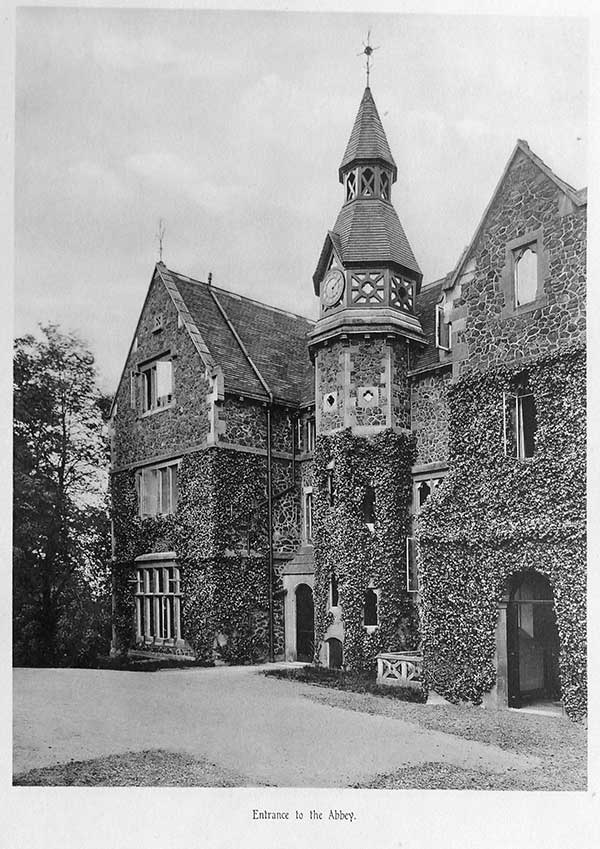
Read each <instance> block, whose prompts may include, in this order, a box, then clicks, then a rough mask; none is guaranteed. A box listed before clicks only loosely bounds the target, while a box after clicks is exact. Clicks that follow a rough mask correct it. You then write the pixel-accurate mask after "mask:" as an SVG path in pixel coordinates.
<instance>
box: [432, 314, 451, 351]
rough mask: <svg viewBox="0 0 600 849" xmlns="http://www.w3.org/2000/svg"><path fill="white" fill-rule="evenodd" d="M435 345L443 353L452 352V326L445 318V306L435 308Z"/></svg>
mask: <svg viewBox="0 0 600 849" xmlns="http://www.w3.org/2000/svg"><path fill="white" fill-rule="evenodd" d="M435 344H436V346H437V347H438V348H440V349H441V350H442V351H450V350H452V324H451V323H450V322H448V321H446V320H445V318H444V305H443V304H438V305H437V306H436V308H435Z"/></svg>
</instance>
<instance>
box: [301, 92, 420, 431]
mask: <svg viewBox="0 0 600 849" xmlns="http://www.w3.org/2000/svg"><path fill="white" fill-rule="evenodd" d="M397 173H398V169H397V167H396V163H395V161H394V157H393V156H392V153H391V151H390V147H389V144H388V141H387V138H386V135H385V131H384V129H383V125H382V123H381V119H380V117H379V113H378V111H377V107H376V105H375V101H374V99H373V95H372V93H371V89H370V87H369V86H368V85H367V87H366V89H365V91H364V94H363V96H362V100H361V102H360V106H359V108H358V113H357V115H356V120H355V122H354V126H353V128H352V132H351V134H350V139H349V141H348V144H347V146H346V151H345V153H344V156H343V159H342V162H341V165H340V167H339V180H340V182H341V183H342V185H343V187H344V202H343V205H342V208H341V209H340V212H339V214H338V217H337V220H336V222H335V224H334V226H333V229H332V230H330V231H329V232H328V233H327V236H326V238H325V242H324V244H323V248H322V251H321V255H320V257H319V261H318V264H317V268H316V270H315V273H314V275H313V284H314V289H315V293H316V294H317V295H318V296H319V298H320V310H319V320H318V322H317V324H316V326H315V328H314V330H313V331H312V333H311V335H310V349H311V355H312V356H314V357H315V360H316V367H317V399H316V410H317V430H318V431H321V432H323V431H332V430H337V429H340V428H343V427H352V428H353V430H355V431H358V432H365V433H367V432H371V431H377V430H382V429H385V428H389V427H392V428H401V429H406V428H408V427H409V423H408V397H407V383H406V370H407V350H408V344H409V343H410V341H411V340H412V341H415V342H421V341H423V331H422V328H421V325H420V322H419V320H418V318H417V317H416V315H415V313H414V302H415V298H416V296H417V294H418V292H419V290H420V286H421V280H422V274H421V270H420V268H419V265H418V263H417V260H416V259H415V256H414V254H413V251H412V248H411V246H410V244H409V242H408V239H407V238H406V234H405V232H404V229H403V227H402V224H401V223H400V219H399V218H398V215H397V213H396V210H395V209H394V206H393V205H392V185H393V184H394V182H395V181H396V178H397ZM340 346H341V347H340ZM338 349H339V350H338ZM367 361H369V362H370V366H369V367H367V366H366V362H367ZM359 362H360V363H361V365H358V363H359ZM400 396H401V397H400Z"/></svg>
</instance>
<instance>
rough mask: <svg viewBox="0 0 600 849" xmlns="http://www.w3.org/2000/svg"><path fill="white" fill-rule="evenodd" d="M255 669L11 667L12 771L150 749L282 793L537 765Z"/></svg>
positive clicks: (526, 767) (531, 760) (532, 760)
mask: <svg viewBox="0 0 600 849" xmlns="http://www.w3.org/2000/svg"><path fill="white" fill-rule="evenodd" d="M308 686H309V685H305V684H299V683H296V682H288V681H280V680H278V679H275V678H265V677H264V676H263V675H261V674H260V672H259V671H258V670H257V669H256V667H254V668H253V667H218V668H215V669H201V668H192V669H178V670H171V669H169V670H161V671H158V672H151V673H150V672H145V673H141V672H117V671H108V670H83V669H16V670H15V672H14V689H13V700H14V770H15V772H16V773H17V772H25V771H27V770H30V769H33V768H35V767H44V766H50V765H52V764H56V763H64V762H66V761H69V760H86V759H88V758H95V757H100V756H104V755H108V754H119V753H123V752H128V751H142V750H145V749H167V750H169V751H173V752H184V753H186V754H189V755H191V756H195V757H206V758H209V759H210V760H211V761H213V762H215V763H217V764H219V765H221V766H223V767H226V768H228V769H231V770H235V771H236V772H238V773H241V774H242V775H244V776H247V778H248V779H249V783H252V782H253V781H256V782H257V783H258V782H265V783H269V784H274V785H277V786H280V787H301V786H305V787H344V786H348V785H349V784H351V783H353V782H357V781H364V780H366V779H368V778H370V777H373V776H375V775H376V774H378V773H388V772H393V771H395V770H397V769H400V768H401V767H402V766H405V765H414V764H417V763H422V762H425V761H435V762H445V763H450V764H455V765H457V766H461V767H465V768H483V769H486V770H489V771H497V772H504V771H505V770H507V769H511V768H512V769H530V768H535V767H536V766H537V765H539V761H538V760H537V759H536V758H533V757H526V756H523V755H516V754H514V753H512V752H506V751H503V750H502V749H500V748H498V747H496V746H491V745H487V744H483V743H476V742H471V741H468V740H464V739H461V738H458V737H453V736H451V735H449V734H444V733H441V732H437V731H429V730H426V729H421V728H419V727H417V726H415V725H411V724H410V723H406V722H403V721H402V720H398V719H393V718H391V717H386V716H373V715H371V714H366V713H359V712H357V711H349V710H342V709H340V708H335V707H329V706H327V705H322V704H317V703H315V702H313V701H311V700H309V699H306V698H303V695H302V694H303V693H306V692H307V688H308Z"/></svg>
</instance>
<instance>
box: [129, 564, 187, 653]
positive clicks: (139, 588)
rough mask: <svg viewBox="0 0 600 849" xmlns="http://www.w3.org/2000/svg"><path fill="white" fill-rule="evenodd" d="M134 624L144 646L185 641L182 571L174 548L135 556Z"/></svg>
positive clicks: (139, 642)
mask: <svg viewBox="0 0 600 849" xmlns="http://www.w3.org/2000/svg"><path fill="white" fill-rule="evenodd" d="M134 565H135V570H136V572H135V577H134V579H133V584H134V587H135V589H134V627H135V641H136V644H137V645H140V646H147V645H149V646H154V645H171V646H181V645H184V640H183V636H182V628H181V600H182V592H181V572H180V569H179V564H178V562H177V560H176V559H175V554H174V552H165V553H164V554H162V555H156V556H148V555H142V556H141V557H139V558H136V560H135V564H134Z"/></svg>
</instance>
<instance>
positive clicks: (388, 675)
mask: <svg viewBox="0 0 600 849" xmlns="http://www.w3.org/2000/svg"><path fill="white" fill-rule="evenodd" d="M422 671H423V653H422V652H420V651H412V652H381V654H378V655H377V683H378V684H384V685H388V686H392V687H413V688H417V687H420V686H421V675H422Z"/></svg>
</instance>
